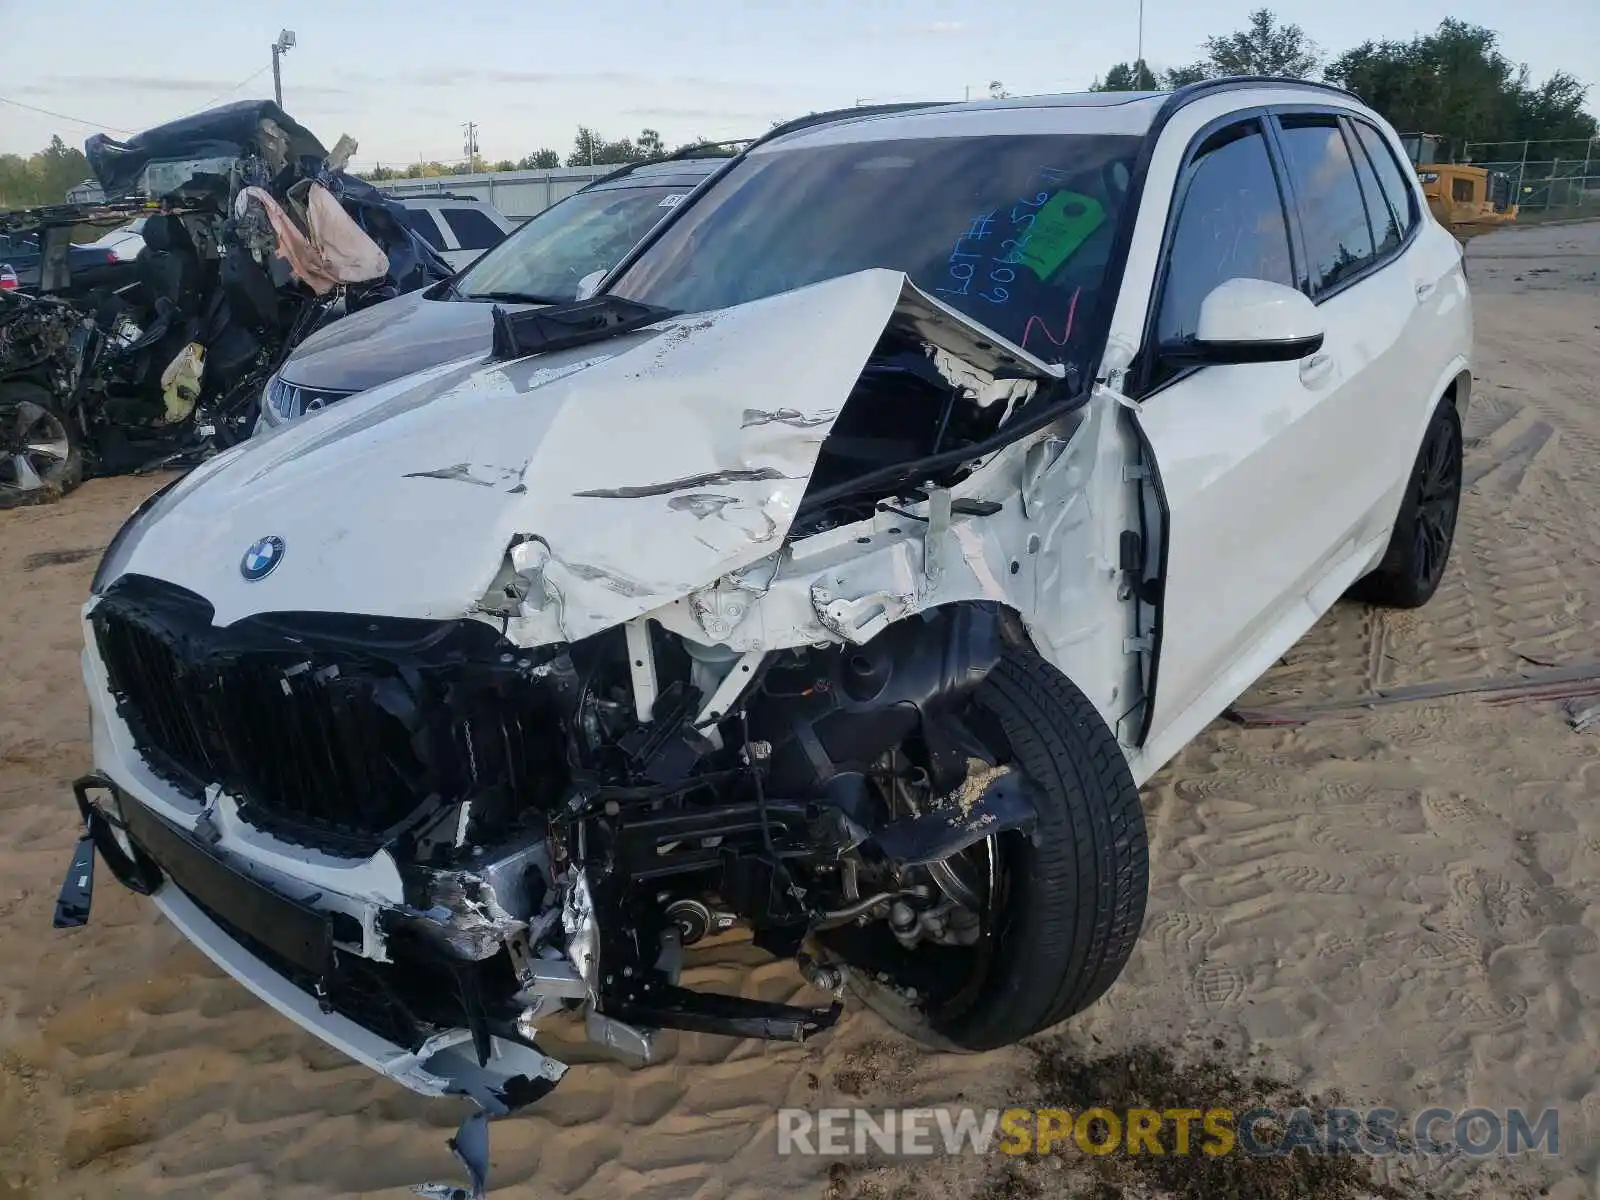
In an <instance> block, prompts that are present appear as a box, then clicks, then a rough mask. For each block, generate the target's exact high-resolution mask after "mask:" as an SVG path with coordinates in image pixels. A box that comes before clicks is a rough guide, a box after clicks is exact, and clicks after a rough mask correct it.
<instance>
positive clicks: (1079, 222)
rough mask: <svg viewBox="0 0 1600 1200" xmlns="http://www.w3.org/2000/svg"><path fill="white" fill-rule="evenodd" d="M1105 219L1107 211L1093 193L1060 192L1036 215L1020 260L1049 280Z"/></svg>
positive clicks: (1021, 251)
mask: <svg viewBox="0 0 1600 1200" xmlns="http://www.w3.org/2000/svg"><path fill="white" fill-rule="evenodd" d="M1105 219H1106V210H1105V209H1104V208H1103V207H1102V206H1101V204H1100V202H1099V201H1098V200H1096V199H1095V198H1094V197H1093V196H1085V195H1083V194H1082V193H1081V192H1057V193H1056V194H1055V195H1054V196H1051V197H1050V199H1049V200H1047V201H1046V202H1045V203H1044V205H1043V207H1041V208H1040V209H1039V211H1038V212H1037V213H1035V214H1034V218H1033V224H1032V225H1031V226H1030V227H1029V228H1028V242H1027V245H1025V246H1023V247H1022V248H1021V249H1020V250H1019V251H1018V252H1017V261H1018V262H1020V263H1021V264H1022V265H1023V266H1025V267H1027V268H1028V269H1029V270H1030V271H1032V272H1033V273H1034V274H1035V275H1037V276H1038V277H1039V278H1040V279H1041V280H1048V279H1049V278H1050V276H1052V275H1054V274H1055V273H1056V271H1057V270H1059V269H1060V267H1061V264H1062V263H1064V262H1066V261H1067V259H1069V258H1071V257H1072V256H1073V255H1074V254H1076V253H1077V252H1078V248H1079V247H1080V246H1082V245H1083V243H1084V242H1086V241H1088V240H1089V235H1090V234H1091V233H1093V232H1094V231H1095V230H1096V229H1099V228H1100V226H1101V225H1102V224H1103V223H1104V222H1105Z"/></svg>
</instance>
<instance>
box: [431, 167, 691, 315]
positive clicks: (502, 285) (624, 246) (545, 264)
mask: <svg viewBox="0 0 1600 1200" xmlns="http://www.w3.org/2000/svg"><path fill="white" fill-rule="evenodd" d="M688 191H689V189H688V188H685V187H671V186H661V187H640V188H602V189H599V190H596V191H592V192H578V193H577V194H576V195H572V196H568V197H567V198H566V199H565V200H562V201H561V202H560V203H558V204H556V205H554V206H553V207H551V208H547V209H545V210H544V211H543V212H542V213H540V214H539V215H538V216H536V217H534V218H533V219H532V220H530V221H528V222H526V223H525V224H524V225H523V226H522V227H521V228H520V229H518V230H517V231H516V232H515V233H513V234H512V235H511V236H510V237H508V238H506V239H505V240H504V241H503V242H501V243H500V244H499V245H498V246H496V247H495V248H494V249H493V250H491V251H489V252H488V253H487V254H485V255H484V256H483V257H482V258H480V259H479V260H478V261H477V262H476V263H475V264H473V266H472V267H471V268H470V269H469V270H468V271H467V273H466V274H465V275H463V276H462V277H461V283H460V288H461V292H462V294H463V295H465V296H468V297H471V296H485V295H489V294H491V293H493V294H502V295H508V296H510V295H521V296H528V297H534V298H543V299H545V300H548V301H558V300H570V299H572V297H573V296H575V295H577V292H578V282H579V280H581V279H582V278H583V277H584V276H585V275H589V274H592V273H593V272H595V271H609V270H610V269H611V268H612V267H614V266H616V264H617V262H618V260H620V259H621V258H622V256H623V255H624V254H626V253H627V252H628V251H629V250H631V249H633V247H634V245H635V243H637V242H638V240H639V239H640V238H642V237H643V236H644V235H645V234H646V233H648V232H649V231H650V229H651V227H652V226H654V225H655V223H656V222H657V221H659V220H660V219H661V218H662V217H664V216H666V215H667V214H668V213H669V212H671V211H672V209H673V207H674V206H675V205H676V204H677V203H678V202H679V201H680V200H682V199H683V197H684V196H685V195H686V194H687V193H688Z"/></svg>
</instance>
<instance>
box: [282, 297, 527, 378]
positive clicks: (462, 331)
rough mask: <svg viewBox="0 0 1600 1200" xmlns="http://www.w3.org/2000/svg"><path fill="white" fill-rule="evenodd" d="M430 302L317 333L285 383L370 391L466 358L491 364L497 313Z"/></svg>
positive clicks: (404, 303)
mask: <svg viewBox="0 0 1600 1200" xmlns="http://www.w3.org/2000/svg"><path fill="white" fill-rule="evenodd" d="M430 290H431V289H430ZM425 296H426V292H407V293H406V294H405V295H403V296H396V297H395V298H394V299H393V300H385V301H384V302H383V303H382V304H374V305H373V306H372V307H371V308H364V309H362V310H361V311H360V312H355V313H351V314H350V315H349V316H347V317H343V318H341V319H340V320H338V321H335V322H334V323H333V324H331V325H329V326H327V327H326V328H323V329H319V330H318V331H317V332H316V333H313V334H312V335H311V336H310V337H308V338H307V339H306V340H305V341H303V342H301V343H300V345H299V346H297V347H295V351H294V353H293V354H291V355H290V356H289V359H288V361H287V362H285V363H284V364H283V369H282V370H281V372H280V375H281V376H282V378H283V379H285V380H286V381H288V382H289V383H293V384H296V385H297V386H299V387H304V388H317V389H323V388H327V389H336V390H345V391H365V390H366V389H367V388H374V387H377V386H378V385H379V384H383V383H388V382H389V381H390V380H391V379H399V378H400V377H401V376H402V375H410V374H411V373H412V372H414V371H420V370H423V369H424V368H427V367H431V366H433V365H435V364H436V363H442V362H448V361H450V360H451V359H457V358H461V357H463V356H465V355H469V354H477V355H479V356H480V358H488V356H489V347H490V343H491V342H492V341H493V339H494V315H493V314H494V307H495V306H494V305H492V304H485V303H482V302H479V301H468V300H429V299H426V298H425ZM500 307H501V308H504V309H506V310H507V311H508V312H517V311H519V310H521V309H524V308H535V307H538V306H537V305H528V304H502V305H501V306H500Z"/></svg>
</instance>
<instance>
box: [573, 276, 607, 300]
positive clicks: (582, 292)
mask: <svg viewBox="0 0 1600 1200" xmlns="http://www.w3.org/2000/svg"><path fill="white" fill-rule="evenodd" d="M605 277H606V273H605V272H604V271H590V272H589V273H588V274H587V275H585V276H584V277H583V278H582V279H580V280H578V294H577V295H576V296H574V297H573V300H574V301H578V300H587V299H589V298H590V297H592V296H593V295H594V294H595V292H597V291H598V290H599V289H600V281H601V280H602V279H604V278H605Z"/></svg>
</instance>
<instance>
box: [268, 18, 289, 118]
mask: <svg viewBox="0 0 1600 1200" xmlns="http://www.w3.org/2000/svg"><path fill="white" fill-rule="evenodd" d="M293 49H294V30H292V29H280V30H279V31H278V40H277V41H275V42H273V43H272V96H273V99H275V100H276V101H277V102H278V107H279V108H282V107H283V72H282V70H281V69H280V68H279V65H278V64H279V61H280V60H281V59H282V58H283V56H284V55H285V54H287V53H289V51H290V50H293Z"/></svg>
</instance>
